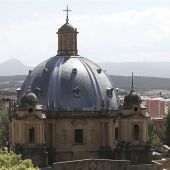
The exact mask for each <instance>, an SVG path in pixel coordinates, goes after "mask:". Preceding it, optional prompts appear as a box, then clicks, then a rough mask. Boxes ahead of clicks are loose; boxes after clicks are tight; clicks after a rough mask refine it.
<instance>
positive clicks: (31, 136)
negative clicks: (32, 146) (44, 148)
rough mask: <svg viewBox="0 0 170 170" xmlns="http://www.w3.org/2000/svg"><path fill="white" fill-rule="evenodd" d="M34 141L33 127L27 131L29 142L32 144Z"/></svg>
mask: <svg viewBox="0 0 170 170" xmlns="http://www.w3.org/2000/svg"><path fill="white" fill-rule="evenodd" d="M34 140H35V130H34V128H33V127H31V128H30V129H29V142H34Z"/></svg>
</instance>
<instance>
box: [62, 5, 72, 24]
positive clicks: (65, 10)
mask: <svg viewBox="0 0 170 170" xmlns="http://www.w3.org/2000/svg"><path fill="white" fill-rule="evenodd" d="M63 11H64V12H66V13H67V17H66V22H67V23H68V12H71V10H70V9H68V5H67V9H64V10H63Z"/></svg>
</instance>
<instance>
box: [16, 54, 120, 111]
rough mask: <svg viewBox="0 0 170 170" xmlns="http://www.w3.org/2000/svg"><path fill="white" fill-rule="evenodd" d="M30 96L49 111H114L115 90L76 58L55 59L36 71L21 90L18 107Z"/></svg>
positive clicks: (93, 67)
mask: <svg viewBox="0 0 170 170" xmlns="http://www.w3.org/2000/svg"><path fill="white" fill-rule="evenodd" d="M28 92H32V93H35V94H36V95H37V96H38V99H39V102H40V104H42V105H43V106H44V108H46V109H48V110H49V111H53V112H56V111H76V110H77V111H85V112H86V111H92V112H94V111H96V112H98V111H102V110H103V109H106V110H117V109H118V101H117V97H116V94H115V89H114V88H113V87H112V84H111V82H110V80H109V78H108V76H107V75H106V73H105V72H104V71H102V69H101V68H100V67H99V66H98V65H96V64H94V63H93V62H92V61H90V60H88V59H86V58H83V57H77V56H55V57H52V58H50V59H48V60H46V61H44V62H42V63H41V64H39V65H38V66H37V67H35V68H34V70H33V71H32V72H31V73H30V74H29V75H28V76H27V78H26V79H25V81H24V83H23V84H22V86H21V91H20V95H19V96H18V103H21V101H22V99H23V97H24V96H25V95H26V94H27V93H28Z"/></svg>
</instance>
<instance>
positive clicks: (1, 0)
mask: <svg viewBox="0 0 170 170" xmlns="http://www.w3.org/2000/svg"><path fill="white" fill-rule="evenodd" d="M67 4H68V5H69V7H70V8H71V9H72V12H71V13H70V15H69V19H70V23H71V24H72V25H73V26H74V27H76V28H77V29H78V31H79V35H78V50H79V54H80V55H82V56H85V57H87V58H89V59H91V60H93V61H95V62H126V61H154V62H157V61H169V62H170V1H169V0H0V18H1V19H0V63H1V62H4V61H6V60H8V59H11V58H16V59H19V60H20V61H21V62H23V63H25V64H26V65H30V66H35V65H37V64H38V63H40V62H41V61H43V60H45V59H48V58H49V57H52V56H54V55H56V53H57V35H56V31H57V29H58V28H59V27H60V26H61V25H62V24H64V23H65V13H64V12H63V11H62V10H63V9H65V8H66V5H67Z"/></svg>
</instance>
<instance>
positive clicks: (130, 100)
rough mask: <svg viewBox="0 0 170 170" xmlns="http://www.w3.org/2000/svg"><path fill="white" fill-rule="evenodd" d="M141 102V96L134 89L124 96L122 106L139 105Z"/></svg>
mask: <svg viewBox="0 0 170 170" xmlns="http://www.w3.org/2000/svg"><path fill="white" fill-rule="evenodd" d="M141 102H142V99H141V96H140V95H139V94H138V93H137V92H136V91H135V90H133V89H132V90H131V91H130V93H129V94H127V95H126V96H125V98H124V104H123V107H124V108H132V106H134V105H140V104H141Z"/></svg>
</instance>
